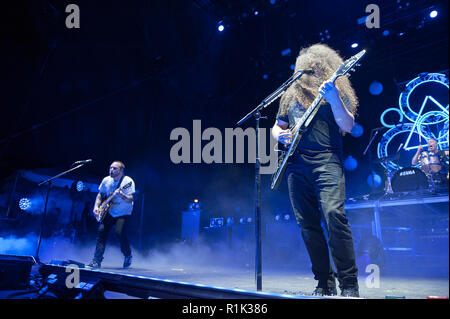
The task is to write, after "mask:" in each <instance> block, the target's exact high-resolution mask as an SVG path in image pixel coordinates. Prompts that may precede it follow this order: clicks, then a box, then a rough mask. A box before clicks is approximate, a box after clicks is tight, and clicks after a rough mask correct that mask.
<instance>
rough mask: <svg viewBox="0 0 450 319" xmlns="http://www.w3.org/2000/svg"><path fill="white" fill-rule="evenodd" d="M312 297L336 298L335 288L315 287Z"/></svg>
mask: <svg viewBox="0 0 450 319" xmlns="http://www.w3.org/2000/svg"><path fill="white" fill-rule="evenodd" d="M312 295H313V296H336V295H337V290H336V287H316V289H314V291H313V293H312Z"/></svg>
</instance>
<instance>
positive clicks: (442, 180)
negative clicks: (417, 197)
mask: <svg viewBox="0 0 450 319" xmlns="http://www.w3.org/2000/svg"><path fill="white" fill-rule="evenodd" d="M448 155H449V152H448V150H446V151H441V150H439V149H438V148H437V142H436V140H434V139H429V140H428V151H425V150H424V149H423V147H422V145H419V147H418V149H417V152H416V154H415V155H414V156H413V158H412V160H411V165H412V166H416V165H418V164H419V167H420V170H419V169H418V168H416V167H406V168H403V169H400V170H398V171H397V172H395V173H394V177H393V178H392V189H393V190H394V191H400V192H403V191H410V190H419V189H426V188H428V189H430V190H434V191H436V190H437V189H439V188H448V178H449V175H448V172H449V170H448ZM394 184H395V185H394ZM396 189H397V190H396Z"/></svg>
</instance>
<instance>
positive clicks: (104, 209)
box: [94, 182, 131, 223]
mask: <svg viewBox="0 0 450 319" xmlns="http://www.w3.org/2000/svg"><path fill="white" fill-rule="evenodd" d="M129 187H131V182H129V183H127V184H125V185H124V186H122V187H120V188H119V189H118V190H119V192H120V191H123V190H125V189H127V188H129ZM117 193H118V192H116V191H114V192H113V193H112V194H111V195H109V196H108V197H107V198H106V199H105V200H104V201H102V203H101V204H100V205H99V207H98V213H97V214H94V215H95V219H96V220H97V221H98V222H99V223H101V222H102V221H103V219H104V218H105V216H106V214H107V213H108V212H109V210H110V209H111V205H112V203H111V201H112V200H113V199H114V197H116V195H117Z"/></svg>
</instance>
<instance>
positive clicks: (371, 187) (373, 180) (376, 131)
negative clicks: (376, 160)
mask: <svg viewBox="0 0 450 319" xmlns="http://www.w3.org/2000/svg"><path fill="white" fill-rule="evenodd" d="M374 132H375V133H374ZM377 135H378V129H373V130H372V132H371V134H370V140H369V144H368V145H367V147H366V149H365V150H364V153H363V155H366V153H367V151H369V165H370V166H369V168H370V178H371V179H372V185H370V189H371V194H373V192H374V189H375V187H374V186H375V179H374V176H373V173H374V171H373V163H372V151H371V150H370V146H371V145H372V143H373V141H374V140H375V137H376V136H377Z"/></svg>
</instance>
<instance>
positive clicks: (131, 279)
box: [39, 264, 323, 299]
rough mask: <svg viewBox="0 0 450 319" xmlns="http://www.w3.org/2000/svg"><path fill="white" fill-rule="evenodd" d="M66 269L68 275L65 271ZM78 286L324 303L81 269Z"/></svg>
mask: <svg viewBox="0 0 450 319" xmlns="http://www.w3.org/2000/svg"><path fill="white" fill-rule="evenodd" d="M66 269H67V271H66ZM79 271H80V282H92V281H100V283H101V285H102V286H103V288H104V289H105V290H109V291H114V292H119V293H124V294H127V295H129V296H134V297H138V298H149V297H151V298H164V299H293V298H296V299H297V298H298V299H323V298H318V297H309V296H302V297H297V296H289V295H281V294H269V293H264V292H256V291H255V292H252V291H246V290H239V289H227V288H221V287H211V286H206V285H197V284H191V283H184V282H175V281H171V280H163V279H157V278H148V277H142V276H134V275H124V274H119V273H111V272H105V271H99V270H91V269H83V268H80V269H79ZM39 272H40V273H41V274H42V275H43V276H48V275H50V274H55V275H57V276H58V277H59V278H64V279H65V278H66V277H67V276H68V275H70V274H71V273H73V268H71V267H64V266H58V265H51V264H43V265H41V266H40V269H39Z"/></svg>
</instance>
